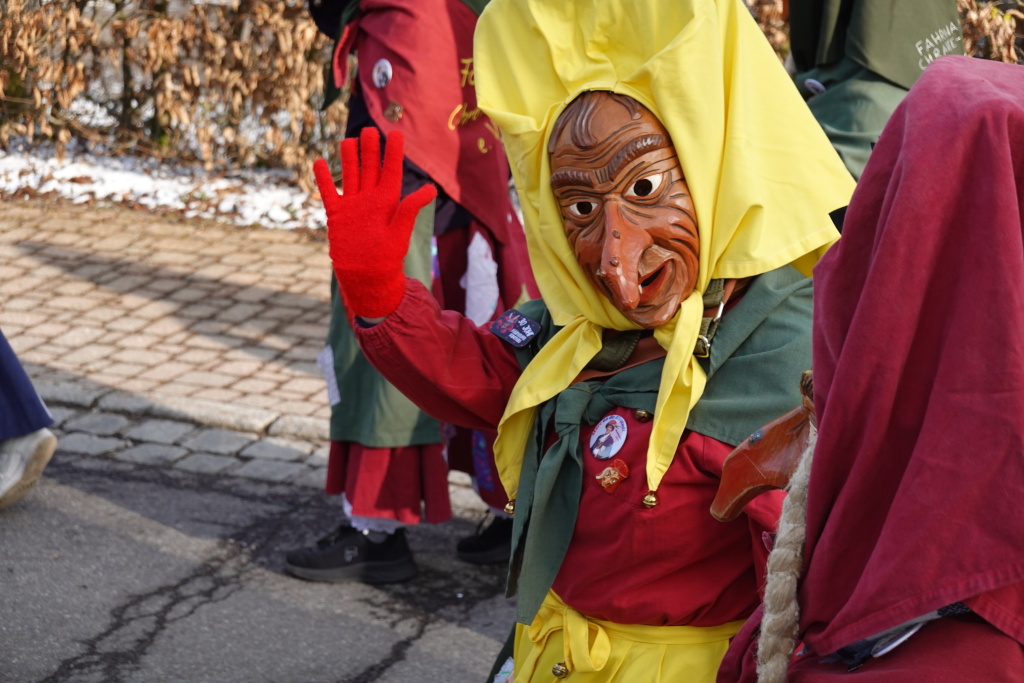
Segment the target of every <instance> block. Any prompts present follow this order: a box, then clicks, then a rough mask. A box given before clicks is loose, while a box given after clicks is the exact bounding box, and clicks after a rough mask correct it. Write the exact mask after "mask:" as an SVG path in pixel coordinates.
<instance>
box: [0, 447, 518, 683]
mask: <svg viewBox="0 0 1024 683" xmlns="http://www.w3.org/2000/svg"><path fill="white" fill-rule="evenodd" d="M340 515H341V513H340V510H339V508H338V505H337V500H336V499H331V498H328V497H326V496H324V495H322V494H320V493H318V492H317V491H315V490H313V489H310V488H309V487H303V486H297V485H292V484H282V483H272V482H260V481H254V480H248V479H244V478H232V477H223V476H218V475H212V474H200V473H193V472H187V471H180V470H177V469H168V468H165V467H155V466H150V465H144V464H138V463H131V462H123V461H118V460H115V459H111V458H103V457H91V456H84V455H75V454H69V453H62V452H61V451H60V450H58V453H57V455H56V456H55V457H54V459H53V461H52V462H51V464H50V466H49V467H48V468H47V470H46V472H45V476H44V478H43V479H42V480H41V482H40V484H39V486H37V487H36V488H35V489H34V490H33V491H32V492H31V493H30V494H29V496H28V497H27V498H26V499H24V500H23V501H21V502H20V503H18V504H15V505H13V506H11V507H9V508H7V509H5V510H2V511H0V681H3V682H4V683H20V682H22V681H40V682H42V681H45V682H48V683H49V682H57V681H61V682H63V681H73V682H75V683H85V682H96V683H117V682H122V681H123V682H140V683H141V682H146V683H152V682H155V681H159V682H162V681H187V682H196V683H199V682H205V681H210V682H213V681H216V682H218V683H225V682H231V681H239V682H245V683H257V682H261V681H266V682H273V683H292V682H294V683H315V682H320V681H324V682H334V683H367V682H370V681H382V682H388V683H406V682H407V683H414V682H415V683H424V682H427V683H460V682H462V681H466V682H470V681H472V682H473V683H477V682H479V681H482V680H483V679H484V677H485V676H486V674H487V672H488V671H489V669H490V666H491V663H492V660H493V657H494V656H495V654H496V653H497V651H498V649H499V648H500V644H501V642H502V641H503V640H504V636H505V634H506V633H507V629H508V628H509V626H510V625H511V623H512V619H513V607H512V603H511V601H510V600H508V599H506V598H504V597H503V585H504V567H503V566H490V567H476V566H472V565H468V564H465V563H463V562H460V561H459V560H457V559H456V558H455V556H454V546H455V543H456V541H457V540H458V538H460V537H461V536H463V535H466V534H468V533H470V532H471V531H472V530H473V525H472V523H471V522H469V521H466V520H465V519H456V520H453V521H451V522H448V523H445V524H441V525H422V526H419V527H414V528H412V529H410V531H409V538H410V543H411V545H412V547H413V551H414V553H415V555H416V558H417V562H418V563H419V566H420V574H419V576H417V577H416V578H415V579H413V580H411V581H409V582H407V583H404V584H394V585H388V586H377V587H373V586H368V585H365V584H361V583H345V584H317V583H308V582H304V581H299V580H297V579H293V578H290V577H288V576H287V575H285V574H284V573H283V571H282V566H283V556H284V553H285V552H287V551H288V550H290V549H292V548H295V547H300V546H303V545H306V544H308V543H310V542H312V541H313V540H315V539H316V538H317V537H319V536H320V535H322V534H323V533H325V532H327V531H328V530H329V529H330V528H332V526H333V525H334V524H336V523H337V521H338V520H340V518H341V517H340Z"/></svg>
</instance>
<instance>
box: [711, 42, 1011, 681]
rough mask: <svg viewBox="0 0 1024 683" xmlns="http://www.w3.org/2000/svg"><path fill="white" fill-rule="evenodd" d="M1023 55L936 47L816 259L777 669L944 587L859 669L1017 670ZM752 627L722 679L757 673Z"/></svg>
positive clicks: (877, 673)
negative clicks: (800, 502)
mask: <svg viewBox="0 0 1024 683" xmlns="http://www.w3.org/2000/svg"><path fill="white" fill-rule="evenodd" d="M1022 216H1024V68H1022V67H1020V66H1015V65H1005V64H1001V63H996V62H989V61H982V60H976V59H969V58H966V57H945V58H942V59H939V60H937V61H936V62H934V63H933V64H932V65H931V66H929V67H928V69H927V70H926V71H925V73H924V74H923V75H922V77H921V78H920V80H919V81H918V82H917V84H915V86H914V87H913V88H912V89H911V91H910V94H909V95H908V96H907V97H906V99H905V100H904V101H903V103H902V104H901V105H900V106H899V108H897V110H896V111H895V113H894V114H893V116H892V119H891V120H890V122H889V124H888V125H887V127H886V128H885V130H884V132H883V133H882V136H881V138H880V139H879V142H878V144H877V146H876V147H875V150H874V152H873V154H872V156H871V159H870V161H869V162H868V165H867V167H866V169H865V173H864V175H863V176H862V178H861V180H860V183H859V185H858V187H857V190H856V192H855V193H854V196H853V199H852V200H851V203H850V207H849V210H848V212H847V215H846V220H845V224H844V229H843V237H842V239H841V240H840V241H839V242H838V243H837V245H836V246H834V247H833V248H832V249H831V250H830V251H829V252H828V254H826V256H825V257H824V258H823V259H822V260H821V262H820V263H819V264H818V266H817V267H816V268H815V271H814V281H815V309H814V316H815V318H814V346H813V353H814V359H813V368H814V390H815V392H814V393H815V408H816V413H817V416H818V426H819V433H818V441H817V446H816V450H815V454H814V460H813V464H812V468H811V478H810V484H809V489H808V508H807V543H806V549H805V555H804V563H805V568H804V574H803V579H802V583H801V585H800V590H799V598H800V627H799V637H800V639H801V640H802V642H803V647H804V648H805V652H804V653H803V654H798V656H797V657H796V658H795V659H794V662H793V663H791V665H790V672H789V673H790V675H789V680H790V681H794V682H796V681H801V682H805V681H806V682H809V681H815V682H817V681H823V680H831V678H833V677H835V676H845V675H847V673H846V667H845V666H844V665H842V664H841V663H832V664H829V663H825V662H822V656H824V655H828V654H830V653H833V652H835V651H836V650H838V649H839V648H843V647H846V646H849V645H851V644H853V643H856V642H857V641H860V640H862V639H865V638H870V637H872V636H874V635H876V634H879V633H880V632H882V631H885V630H887V629H890V628H892V627H895V626H899V625H901V624H904V623H906V622H908V621H910V620H912V619H915V618H918V617H920V616H922V615H925V614H927V613H929V612H931V611H932V610H936V609H939V608H942V607H944V606H947V605H950V604H952V603H958V602H960V603H964V604H966V605H967V606H968V607H970V608H971V610H973V613H974V614H973V615H972V616H969V617H966V618H963V617H961V618H943V619H940V620H938V621H935V622H931V623H929V624H926V625H925V626H924V628H922V629H921V631H919V632H918V633H917V634H916V635H914V636H912V637H911V638H910V639H909V640H908V641H907V642H906V643H905V644H904V645H902V646H900V647H898V648H896V649H895V650H893V651H892V652H890V653H889V654H886V655H883V656H881V657H879V658H876V659H871V660H869V661H868V662H867V663H866V664H864V665H863V667H861V668H860V669H858V670H857V671H856V673H855V675H856V676H858V677H859V678H858V679H857V680H860V681H864V682H865V683H867V682H871V683H874V682H877V681H893V682H896V681H901V682H902V681H911V682H913V681H929V682H932V681H950V682H952V681H956V682H958V683H959V682H963V681H996V680H998V681H1021V680H1024V650H1022V647H1021V646H1022V644H1024V513H1022V509H1021V496H1022V492H1024V234H1022V222H1024V221H1022ZM752 630H753V629H745V631H744V632H742V633H741V635H740V636H739V637H738V638H737V639H736V641H735V642H734V644H733V647H732V648H731V649H730V653H729V655H728V656H727V658H726V661H725V662H724V663H723V666H722V670H721V672H720V675H719V681H720V683H724V682H726V681H739V680H743V681H751V680H754V678H753V670H752V668H753V653H754V650H755V649H756V644H755V643H754V642H753V640H752V638H750V633H751V631H752Z"/></svg>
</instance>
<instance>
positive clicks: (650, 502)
mask: <svg viewBox="0 0 1024 683" xmlns="http://www.w3.org/2000/svg"><path fill="white" fill-rule="evenodd" d="M657 504H658V497H657V496H656V495H654V491H651V492H650V493H648V494H647V495H646V496H644V506H645V507H649V508H652V507H654V506H655V505H657Z"/></svg>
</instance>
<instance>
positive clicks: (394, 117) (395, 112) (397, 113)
mask: <svg viewBox="0 0 1024 683" xmlns="http://www.w3.org/2000/svg"><path fill="white" fill-rule="evenodd" d="M404 112H405V108H404V107H402V105H400V104H399V103H398V102H395V101H394V100H391V101H390V102H388V106H387V107H385V109H384V118H386V119H387V120H388V121H390V122H391V123H398V122H399V121H400V120H401V119H402V114H403V113H404Z"/></svg>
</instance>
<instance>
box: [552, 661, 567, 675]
mask: <svg viewBox="0 0 1024 683" xmlns="http://www.w3.org/2000/svg"><path fill="white" fill-rule="evenodd" d="M551 673H553V674H554V675H555V678H565V677H566V676H568V675H569V667H567V666H566V665H565V662H559V663H558V664H555V665H554V666H553V667H551Z"/></svg>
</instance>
